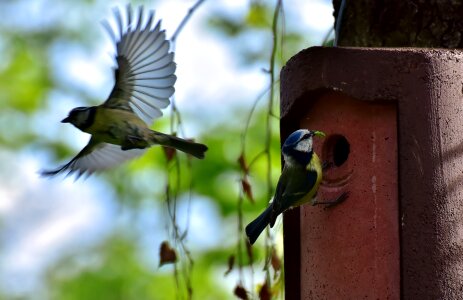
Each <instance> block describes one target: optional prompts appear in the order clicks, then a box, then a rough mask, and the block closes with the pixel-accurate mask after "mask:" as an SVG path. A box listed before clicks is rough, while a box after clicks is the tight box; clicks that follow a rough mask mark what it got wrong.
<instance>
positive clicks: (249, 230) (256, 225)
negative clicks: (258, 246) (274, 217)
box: [245, 205, 273, 245]
mask: <svg viewBox="0 0 463 300" xmlns="http://www.w3.org/2000/svg"><path fill="white" fill-rule="evenodd" d="M272 209H273V208H272V205H269V206H268V207H267V209H265V210H264V212H263V213H261V214H260V215H259V216H258V217H257V218H256V219H255V220H254V221H252V222H251V223H249V224H248V226H246V229H245V230H246V235H247V236H248V239H249V242H250V243H251V245H252V244H254V242H255V241H256V240H257V238H258V237H259V235H260V234H261V233H262V231H264V229H265V227H267V225H268V224H269V223H270V216H271V212H272Z"/></svg>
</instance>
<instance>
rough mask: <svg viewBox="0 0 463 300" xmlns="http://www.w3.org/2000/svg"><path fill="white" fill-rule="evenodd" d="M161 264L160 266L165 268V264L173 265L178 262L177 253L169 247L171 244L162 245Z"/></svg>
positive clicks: (164, 243)
mask: <svg viewBox="0 0 463 300" xmlns="http://www.w3.org/2000/svg"><path fill="white" fill-rule="evenodd" d="M159 257H160V262H159V266H160V267H161V266H163V265H165V264H173V263H176V262H177V253H176V252H175V250H174V249H173V248H172V247H171V246H170V245H169V242H167V241H164V242H162V243H161V249H160V251H159Z"/></svg>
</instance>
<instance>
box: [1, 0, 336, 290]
mask: <svg viewBox="0 0 463 300" xmlns="http://www.w3.org/2000/svg"><path fill="white" fill-rule="evenodd" d="M248 2H249V1H248V0H224V1H217V0H210V1H206V2H205V3H204V4H203V6H202V7H201V8H200V9H199V10H198V11H197V12H196V13H195V15H194V16H193V17H192V19H191V20H190V22H189V23H188V24H187V26H186V27H185V28H184V30H183V32H182V33H181V35H180V37H179V39H178V42H177V45H176V57H175V60H176V62H177V71H176V75H177V77H178V80H177V83H176V96H175V97H176V101H177V105H178V106H179V108H180V110H181V111H182V112H186V113H187V114H186V115H187V116H190V115H195V114H198V112H201V114H202V116H203V117H204V118H205V119H209V122H211V123H218V122H220V121H222V120H223V118H221V117H220V116H225V115H227V113H229V112H230V111H232V108H233V107H235V106H244V107H250V106H251V105H252V103H250V102H249V99H255V98H256V96H257V95H258V94H260V93H261V92H262V91H263V90H264V89H265V87H266V86H267V84H268V82H267V76H266V75H265V74H263V72H262V71H261V68H263V67H265V66H260V67H259V66H252V67H249V68H245V67H243V65H241V64H240V62H239V60H238V58H237V54H236V53H234V51H233V50H234V49H233V45H232V44H231V43H230V42H228V41H226V40H224V38H223V37H221V36H219V35H218V34H216V33H213V32H208V31H207V30H206V28H205V27H204V26H203V25H202V23H201V21H202V20H203V19H204V17H205V16H206V15H207V14H210V13H212V12H214V11H215V10H218V9H221V10H223V11H227V12H229V13H231V14H243V13H245V11H246V7H247V5H248ZM17 3H19V4H12V5H16V7H13V8H14V12H15V19H16V20H17V26H26V27H30V28H33V27H34V26H50V24H53V22H54V20H56V19H59V18H61V17H64V15H65V16H66V18H69V19H68V22H69V24H68V25H69V26H78V24H79V22H92V23H93V24H94V25H95V26H94V27H93V28H94V32H92V35H94V36H96V37H98V38H99V39H100V40H101V48H98V49H94V51H85V50H84V49H83V48H82V47H81V46H80V45H69V44H60V45H56V46H55V47H53V49H52V51H51V53H50V55H51V57H52V61H53V68H54V70H56V74H55V76H56V77H57V78H60V79H59V80H61V81H62V82H63V83H65V84H69V85H75V86H77V87H78V88H79V89H83V91H84V92H86V93H88V94H90V95H92V96H93V97H95V98H101V99H105V98H106V96H107V95H108V94H109V91H110V89H111V88H112V84H113V81H112V80H113V78H112V76H113V75H112V72H111V67H112V65H113V61H112V57H111V55H109V53H113V52H112V45H111V44H110V40H109V38H107V37H106V36H105V35H106V33H105V32H104V30H103V28H102V27H101V26H100V25H99V22H100V20H102V19H104V18H110V17H112V16H111V10H110V8H111V7H113V6H115V5H117V4H118V3H119V4H121V5H125V2H123V1H112V2H111V1H99V2H98V4H97V5H95V9H94V10H93V11H91V12H88V13H87V12H85V13H84V12H76V13H75V14H68V13H67V14H66V13H65V12H63V11H62V10H61V9H60V1H48V0H37V1H33V0H30V1H18V2H17ZM50 3H53V5H54V6H53V8H52V6H51V5H50ZM193 3H194V1H181V0H166V1H160V2H157V3H156V7H154V8H155V9H156V17H157V18H162V19H163V23H162V24H163V27H164V28H165V29H166V31H167V36H170V35H171V34H172V33H173V32H174V30H175V28H176V27H177V26H178V24H179V23H180V21H181V19H182V18H183V17H184V15H185V14H186V13H187V10H188V9H189V8H190V6H191V5H192V4H193ZM17 5H19V7H18V6H17ZM284 6H285V12H286V22H287V26H297V27H298V28H300V31H302V32H307V36H310V37H314V38H316V40H314V41H312V42H314V43H315V44H320V43H321V40H322V39H323V37H324V36H325V35H326V33H327V32H328V31H329V29H330V28H331V27H332V25H333V17H332V7H331V1H322V0H309V1H307V0H287V1H284ZM13 8H12V11H13ZM291 8H297V9H291ZM71 15H74V17H70V16H71ZM0 24H1V21H0ZM13 25H14V24H13ZM248 42H249V43H252V41H251V40H250V41H248ZM311 45H313V44H308V45H307V46H311ZM0 49H1V43H0ZM301 50H302V49H301ZM229 95H235V97H234V98H230V97H229ZM50 97H51V98H50V99H51V100H52V103H53V105H51V106H50V107H47V110H46V111H44V112H43V115H41V116H40V118H37V120H36V121H37V129H36V130H39V131H41V132H44V131H45V130H44V129H45V128H46V134H48V135H50V136H51V135H56V134H59V135H62V136H63V138H66V139H68V140H69V142H70V143H72V144H73V145H75V149H76V152H77V151H78V150H79V149H80V148H81V147H83V145H84V144H85V143H86V142H87V139H88V136H87V135H85V134H83V133H81V132H79V131H78V130H77V129H75V128H73V127H72V126H63V125H62V124H61V123H59V120H61V119H62V118H63V117H64V116H66V115H67V113H68V111H69V110H70V109H72V108H73V107H75V106H77V105H82V104H84V103H82V102H81V100H80V99H75V98H73V97H70V96H68V95H65V94H62V93H59V92H55V93H52V94H51V95H50ZM228 119H230V120H231V121H230V122H233V118H230V116H228ZM235 121H236V123H237V124H241V123H242V121H243V120H241V119H236V120H235ZM50 122H52V123H53V122H54V123H55V124H56V126H50ZM186 122H190V120H189V119H188V120H186ZM203 130H206V129H203V128H198V127H195V126H192V127H189V128H188V129H187V135H188V134H191V135H194V134H195V133H196V132H198V131H203ZM52 163H53V162H51V161H50V158H48V157H45V156H44V154H40V153H33V152H32V151H31V150H30V149H29V150H25V151H23V152H21V153H13V152H9V151H5V150H1V149H0V164H1V165H2V168H1V170H0V178H1V180H0V220H1V227H0V284H1V285H2V289H6V290H10V291H24V290H29V291H31V290H33V289H34V288H35V287H36V285H37V283H38V282H39V279H40V276H41V274H42V272H43V271H44V268H45V267H46V266H47V265H49V264H50V263H52V262H54V261H55V260H56V259H58V258H59V256H60V255H63V253H66V252H68V251H72V250H71V249H72V248H73V247H89V246H91V245H93V244H94V243H96V242H97V241H100V240H102V239H104V237H105V236H106V235H107V234H109V232H110V231H111V230H112V229H113V228H114V227H115V226H118V225H119V224H120V222H122V223H123V220H122V221H121V220H120V218H119V219H118V218H117V216H118V212H117V207H116V201H115V199H114V197H115V195H114V194H113V193H112V189H111V187H109V186H107V185H106V184H105V183H104V181H103V180H101V179H99V178H98V175H96V176H92V177H90V178H89V179H87V180H79V181H76V182H74V180H73V179H72V178H67V179H62V178H55V179H51V180H46V179H43V178H40V177H39V176H38V175H37V170H40V169H41V168H43V167H46V166H48V167H50V164H52ZM13 170H14V171H13ZM63 195H65V197H63ZM156 205H157V204H155V203H154V204H152V206H151V207H146V209H145V211H146V214H147V217H146V220H145V222H146V223H144V225H147V226H148V228H149V231H150V232H159V235H158V236H156V237H155V238H153V237H152V236H149V237H147V238H146V243H145V242H144V243H145V244H146V249H150V251H148V250H147V253H148V252H153V251H152V250H151V249H153V248H157V247H158V245H159V244H160V242H161V241H162V240H163V239H165V227H164V225H165V223H164V222H162V221H160V222H153V220H162V214H161V213H160V211H161V210H162V209H164V208H162V207H157V206H156ZM185 212H186V209H185V208H184V207H182V205H180V215H182V214H185ZM204 214H207V216H208V217H207V219H208V223H207V224H206V223H205V221H204V218H201V217H200V216H202V215H204ZM153 215H154V216H155V217H153ZM148 216H149V217H148ZM179 219H182V218H181V217H180V218H179ZM220 222H221V220H220V216H219V214H218V212H217V209H216V208H215V207H214V206H213V205H211V204H210V201H206V199H196V200H195V201H194V202H193V207H192V216H191V225H190V226H191V229H190V238H189V240H190V241H191V246H192V248H195V247H213V246H214V245H216V243H218V240H217V239H214V238H213V237H214V236H217V235H218V234H219V233H218V232H217V228H220ZM205 232H207V234H204V233H205ZM205 237H206V238H205ZM211 237H212V238H211ZM147 255H148V254H147ZM150 255H152V254H150ZM153 265H156V264H155V263H153Z"/></svg>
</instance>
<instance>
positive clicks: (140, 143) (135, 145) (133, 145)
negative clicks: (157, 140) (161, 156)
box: [121, 135, 149, 151]
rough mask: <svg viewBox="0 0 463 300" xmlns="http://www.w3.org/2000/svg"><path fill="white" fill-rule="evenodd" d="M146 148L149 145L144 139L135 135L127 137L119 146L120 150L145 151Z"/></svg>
mask: <svg viewBox="0 0 463 300" xmlns="http://www.w3.org/2000/svg"><path fill="white" fill-rule="evenodd" d="M148 146H149V145H148V143H147V142H146V141H145V139H143V138H141V137H139V136H135V135H128V136H127V138H126V139H125V141H124V143H123V144H122V145H121V150H124V151H126V150H130V149H145V148H146V147H148Z"/></svg>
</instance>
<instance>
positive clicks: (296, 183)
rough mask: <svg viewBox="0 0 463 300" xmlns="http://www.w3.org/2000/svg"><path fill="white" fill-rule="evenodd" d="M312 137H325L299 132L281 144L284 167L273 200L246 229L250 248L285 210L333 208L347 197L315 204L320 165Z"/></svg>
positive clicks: (320, 170)
mask: <svg viewBox="0 0 463 300" xmlns="http://www.w3.org/2000/svg"><path fill="white" fill-rule="evenodd" d="M314 136H319V137H324V136H325V134H324V133H323V132H321V131H311V130H306V129H299V130H297V131H295V132H293V133H292V134H291V135H290V136H289V137H288V138H287V139H286V140H285V142H284V144H283V147H282V149H281V151H282V154H283V159H284V167H283V171H282V173H281V176H280V178H279V180H278V184H277V188H276V191H275V195H274V197H273V200H272V202H271V203H270V204H269V206H268V207H267V209H266V210H265V211H264V212H263V213H262V214H260V215H259V216H258V217H257V218H256V219H255V220H254V221H252V222H251V223H249V225H248V226H246V235H247V236H248V239H249V242H250V243H251V244H254V242H255V241H256V240H257V238H258V237H259V235H260V234H261V233H262V231H263V230H264V229H265V227H267V225H269V224H270V227H273V225H274V224H275V221H276V218H277V217H278V215H280V214H281V213H283V212H284V211H285V210H287V209H289V208H292V207H296V206H299V205H302V204H304V203H307V202H311V204H312V205H317V204H327V205H333V204H336V203H339V202H341V201H343V200H344V199H345V198H346V197H347V193H344V194H342V195H341V196H340V197H338V199H336V200H334V201H329V202H318V201H317V200H316V198H315V196H316V194H317V190H318V187H319V185H320V182H321V180H322V163H321V162H320V159H319V158H318V156H317V154H316V153H315V152H314V151H313V148H312V143H313V137H314Z"/></svg>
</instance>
